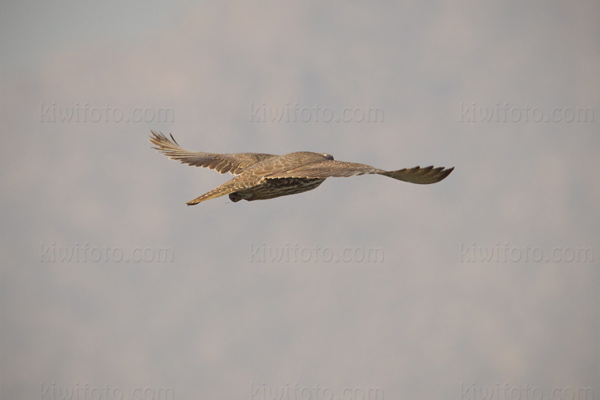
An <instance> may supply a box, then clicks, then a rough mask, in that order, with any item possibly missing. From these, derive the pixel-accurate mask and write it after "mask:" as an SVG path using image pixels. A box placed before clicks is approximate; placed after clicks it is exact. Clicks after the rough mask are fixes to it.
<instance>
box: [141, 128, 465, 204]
mask: <svg viewBox="0 0 600 400" xmlns="http://www.w3.org/2000/svg"><path fill="white" fill-rule="evenodd" d="M151 133H152V135H151V136H150V142H151V143H152V144H153V145H155V146H156V147H153V149H155V150H158V151H159V152H161V153H162V154H164V155H166V156H167V157H169V158H171V159H173V160H178V161H179V162H181V163H182V164H188V165H192V166H195V167H204V168H210V169H214V170H215V171H217V172H219V173H221V174H224V173H226V172H229V173H230V174H232V175H235V177H234V178H233V179H231V180H230V181H228V182H225V183H224V184H222V185H221V186H219V187H217V188H216V189H213V190H211V191H210V192H208V193H205V194H203V195H202V196H199V197H196V198H195V199H194V200H190V201H188V202H187V205H188V206H193V205H195V204H198V203H200V202H202V201H205V200H210V199H214V198H216V197H221V196H225V195H229V199H230V200H231V201H233V202H234V203H235V202H238V201H240V200H247V201H254V200H266V199H273V198H275V197H280V196H287V195H290V194H297V193H302V192H306V191H309V190H312V189H315V188H317V186H319V185H320V184H321V183H323V182H324V181H325V179H327V178H330V177H349V176H356V175H364V174H379V175H385V176H389V177H390V178H394V179H398V180H401V181H404V182H410V183H418V184H422V185H426V184H430V183H436V182H439V181H441V180H442V179H444V178H445V177H447V176H448V175H449V174H450V173H451V172H452V170H454V167H452V168H448V169H445V168H444V167H438V168H434V167H433V166H430V167H426V168H421V167H414V168H408V169H407V168H404V169H400V170H397V171H384V170H382V169H378V168H374V167H371V166H370V165H365V164H357V163H351V162H344V161H336V160H334V159H333V156H332V155H330V154H327V153H313V152H310V151H299V152H295V153H289V154H284V155H273V154H262V153H229V154H216V153H204V152H200V151H190V150H186V149H184V148H182V147H180V146H179V144H178V143H177V141H176V140H175V138H174V137H173V135H170V136H171V139H169V138H167V137H166V136H165V135H163V134H162V133H160V132H159V133H156V132H154V131H151Z"/></svg>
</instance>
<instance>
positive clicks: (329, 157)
mask: <svg viewBox="0 0 600 400" xmlns="http://www.w3.org/2000/svg"><path fill="white" fill-rule="evenodd" d="M321 155H322V156H323V157H325V158H326V159H328V160H333V156H332V155H331V154H327V153H321Z"/></svg>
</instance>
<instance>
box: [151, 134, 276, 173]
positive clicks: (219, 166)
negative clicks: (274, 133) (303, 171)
mask: <svg viewBox="0 0 600 400" xmlns="http://www.w3.org/2000/svg"><path fill="white" fill-rule="evenodd" d="M151 132H152V135H151V136H150V142H151V143H152V144H153V145H155V146H156V147H153V149H156V150H158V151H160V152H161V153H163V154H164V155H166V156H167V157H169V158H171V159H173V160H178V161H179V162H181V163H182V164H188V165H193V166H195V167H204V168H210V169H214V170H215V171H217V172H219V173H221V174H224V173H225V172H229V173H230V174H233V175H239V174H240V173H241V172H242V171H243V170H244V169H245V168H248V167H249V166H251V165H253V164H256V163H257V162H259V161H261V160H264V159H266V158H270V157H273V155H272V154H260V153H232V154H215V153H203V152H200V151H190V150H186V149H184V148H181V147H180V146H179V144H178V143H177V142H176V141H175V138H174V137H173V135H170V136H171V139H169V138H167V137H166V136H165V135H163V134H162V133H160V132H159V133H156V132H154V131H151Z"/></svg>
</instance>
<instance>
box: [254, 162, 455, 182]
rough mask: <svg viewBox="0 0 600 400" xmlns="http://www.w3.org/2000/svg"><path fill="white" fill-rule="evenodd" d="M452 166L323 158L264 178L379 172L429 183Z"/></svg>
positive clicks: (354, 174)
mask: <svg viewBox="0 0 600 400" xmlns="http://www.w3.org/2000/svg"><path fill="white" fill-rule="evenodd" d="M453 169H454V168H449V169H445V168H444V167H438V168H434V167H433V166H431V167H426V168H421V167H415V168H409V169H407V168H404V169H401V170H398V171H384V170H381V169H379V168H374V167H371V166H370V165H365V164H358V163H351V162H344V161H337V160H324V161H320V162H316V163H310V164H307V165H303V166H301V167H298V168H295V169H292V170H288V171H278V172H274V173H271V174H268V175H266V176H265V177H266V178H323V179H325V178H329V177H350V176H356V175H364V174H380V175H385V176H389V177H390V178H394V179H399V180H401V181H404V182H410V183H418V184H429V183H435V182H439V181H441V180H442V179H444V178H445V177H447V176H448V175H449V174H450V173H451V172H452V170H453Z"/></svg>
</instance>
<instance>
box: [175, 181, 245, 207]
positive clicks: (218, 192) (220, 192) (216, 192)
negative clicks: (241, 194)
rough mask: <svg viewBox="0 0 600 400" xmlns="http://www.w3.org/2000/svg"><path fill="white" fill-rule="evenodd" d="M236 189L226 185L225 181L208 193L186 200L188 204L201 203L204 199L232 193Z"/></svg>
mask: <svg viewBox="0 0 600 400" xmlns="http://www.w3.org/2000/svg"><path fill="white" fill-rule="evenodd" d="M237 190H238V189H236V188H234V187H232V186H231V185H227V183H225V184H223V185H221V186H219V187H218V188H216V189H213V190H211V191H210V192H208V193H204V194H203V195H202V196H199V197H196V198H195V199H194V200H190V201H188V202H187V205H188V206H194V205H196V204H198V203H201V202H203V201H206V200H210V199H214V198H217V197H221V196H225V195H227V194H230V193H233V192H235V191H237Z"/></svg>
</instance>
